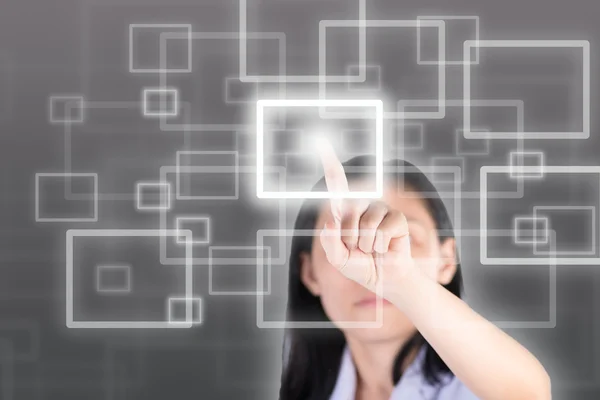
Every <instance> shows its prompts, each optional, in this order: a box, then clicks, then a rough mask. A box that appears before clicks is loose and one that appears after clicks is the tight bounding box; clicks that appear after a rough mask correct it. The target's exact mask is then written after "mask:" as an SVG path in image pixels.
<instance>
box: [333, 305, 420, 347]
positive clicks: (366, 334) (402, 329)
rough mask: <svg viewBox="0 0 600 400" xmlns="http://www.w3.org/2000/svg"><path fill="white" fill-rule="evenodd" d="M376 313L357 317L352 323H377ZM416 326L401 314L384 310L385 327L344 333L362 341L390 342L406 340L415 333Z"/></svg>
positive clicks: (355, 329) (350, 330)
mask: <svg viewBox="0 0 600 400" xmlns="http://www.w3.org/2000/svg"><path fill="white" fill-rule="evenodd" d="M375 318H376V316H375V313H374V312H371V313H370V315H369V316H365V315H364V314H363V315H360V316H358V315H357V316H355V318H354V319H352V321H364V322H367V323H368V322H373V321H375ZM415 329H416V328H415V326H414V325H413V324H412V322H411V321H410V320H409V319H408V318H407V317H406V316H405V315H404V314H402V313H400V312H397V311H396V312H393V313H391V312H387V310H385V309H384V313H383V325H382V326H380V327H378V328H345V329H343V331H344V333H346V334H348V335H352V337H353V338H356V339H358V340H361V341H368V342H385V341H390V340H398V339H406V338H408V337H410V336H412V335H413V334H414V333H415Z"/></svg>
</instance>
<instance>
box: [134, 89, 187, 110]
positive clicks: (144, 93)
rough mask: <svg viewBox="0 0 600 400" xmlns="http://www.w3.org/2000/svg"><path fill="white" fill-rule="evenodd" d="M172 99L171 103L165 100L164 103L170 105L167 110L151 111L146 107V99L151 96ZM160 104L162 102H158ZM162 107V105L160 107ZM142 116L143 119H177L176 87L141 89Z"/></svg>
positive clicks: (177, 99) (177, 91) (177, 97)
mask: <svg viewBox="0 0 600 400" xmlns="http://www.w3.org/2000/svg"><path fill="white" fill-rule="evenodd" d="M157 94H158V95H159V96H161V97H162V96H165V95H166V96H168V97H172V100H173V101H172V102H171V101H169V100H166V101H165V103H167V104H171V103H172V104H171V107H169V108H167V110H166V111H165V110H163V109H160V110H159V111H151V110H150V109H149V107H148V103H149V100H148V97H150V96H152V95H157ZM160 102H161V103H162V102H163V100H160ZM161 106H162V105H161ZM142 114H143V115H144V116H145V117H177V116H178V115H179V89H178V88H176V87H172V86H169V87H151V88H144V89H142Z"/></svg>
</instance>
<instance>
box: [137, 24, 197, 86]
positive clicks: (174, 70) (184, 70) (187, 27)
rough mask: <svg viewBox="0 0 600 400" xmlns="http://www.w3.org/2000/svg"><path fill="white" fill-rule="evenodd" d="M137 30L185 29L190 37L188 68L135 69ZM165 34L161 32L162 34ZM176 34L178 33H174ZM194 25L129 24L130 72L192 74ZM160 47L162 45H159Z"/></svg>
mask: <svg viewBox="0 0 600 400" xmlns="http://www.w3.org/2000/svg"><path fill="white" fill-rule="evenodd" d="M135 28H177V29H185V30H186V31H187V35H188V54H187V64H188V65H187V68H162V67H159V68H134V65H133V64H134V60H133V31H134V29H135ZM162 33H164V32H161V34H162ZM173 33H176V32H173ZM191 35H192V24H129V72H130V73H138V74H139V73H141V74H148V73H150V74H155V73H169V74H177V73H189V72H192V38H191ZM159 46H160V45H159Z"/></svg>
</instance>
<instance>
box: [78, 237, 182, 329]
mask: <svg viewBox="0 0 600 400" xmlns="http://www.w3.org/2000/svg"><path fill="white" fill-rule="evenodd" d="M181 235H184V236H186V238H187V239H188V241H187V246H186V257H185V260H184V262H183V263H181V264H180V265H182V266H184V268H185V269H184V277H185V279H184V280H185V282H184V286H185V288H184V290H183V294H184V295H185V297H186V298H188V299H191V298H192V297H193V294H192V246H191V232H190V231H183V230H179V231H175V230H161V229H87V230H86V229H70V230H68V231H67V235H66V238H67V240H66V324H67V327H68V328H190V327H191V326H192V322H191V321H192V303H191V301H190V302H189V303H188V304H187V308H186V317H187V319H186V321H185V322H181V323H173V322H169V321H168V320H165V321H125V320H116V321H92V320H88V321H81V320H76V319H75V318H74V305H75V304H74V290H75V289H76V286H75V284H76V282H75V281H74V270H75V267H76V266H75V265H74V258H75V253H74V251H75V247H74V240H75V238H87V239H88V240H89V238H119V239H120V240H127V238H132V237H138V238H139V237H142V238H146V237H151V238H157V239H158V238H161V237H170V236H181ZM161 283H162V282H161ZM165 311H166V309H165Z"/></svg>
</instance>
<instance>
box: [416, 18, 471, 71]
mask: <svg viewBox="0 0 600 400" xmlns="http://www.w3.org/2000/svg"><path fill="white" fill-rule="evenodd" d="M430 19H433V20H442V21H444V22H445V21H446V20H448V21H469V20H475V41H479V16H477V15H437V16H434V15H419V16H417V21H422V20H430ZM438 63H439V61H423V60H421V27H420V26H418V27H417V64H418V65H438ZM443 63H444V64H443V65H464V64H465V61H464V60H463V61H448V60H444V61H443ZM469 63H470V65H478V64H479V47H477V49H476V51H475V60H474V61H473V62H471V60H469Z"/></svg>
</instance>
